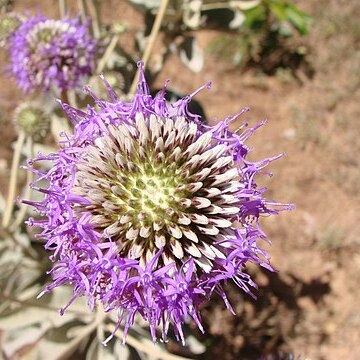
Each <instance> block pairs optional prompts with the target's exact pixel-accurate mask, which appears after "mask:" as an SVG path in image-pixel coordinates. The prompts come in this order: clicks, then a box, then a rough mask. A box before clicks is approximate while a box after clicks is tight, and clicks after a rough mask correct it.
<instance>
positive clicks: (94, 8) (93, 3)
mask: <svg viewBox="0 0 360 360" xmlns="http://www.w3.org/2000/svg"><path fill="white" fill-rule="evenodd" d="M100 5H101V2H100V1H98V0H88V1H87V6H88V10H89V13H90V16H91V22H92V28H93V33H94V36H95V38H96V39H99V38H100V30H101V21H100Z"/></svg>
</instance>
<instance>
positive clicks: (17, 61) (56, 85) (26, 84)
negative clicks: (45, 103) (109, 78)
mask: <svg viewBox="0 0 360 360" xmlns="http://www.w3.org/2000/svg"><path fill="white" fill-rule="evenodd" d="M9 50H10V58H11V66H10V69H11V72H12V74H13V76H14V77H15V78H16V80H17V83H18V86H19V87H20V88H21V89H22V90H23V91H24V92H33V91H35V90H37V89H39V90H42V91H45V92H46V91H49V90H50V89H53V90H57V91H59V90H65V89H71V88H76V87H78V86H79V85H81V84H82V83H83V82H84V81H85V79H86V76H88V75H90V74H91V73H92V71H93V70H94V68H95V55H96V41H95V40H94V39H93V38H92V36H90V34H89V32H88V25H87V24H85V25H83V24H81V23H80V19H79V18H75V19H62V20H52V19H48V18H46V17H44V16H38V17H34V18H30V19H28V20H27V21H26V22H24V23H23V24H22V25H21V26H20V27H19V28H18V29H17V31H16V32H15V33H14V35H13V36H12V37H11V39H10V40H9Z"/></svg>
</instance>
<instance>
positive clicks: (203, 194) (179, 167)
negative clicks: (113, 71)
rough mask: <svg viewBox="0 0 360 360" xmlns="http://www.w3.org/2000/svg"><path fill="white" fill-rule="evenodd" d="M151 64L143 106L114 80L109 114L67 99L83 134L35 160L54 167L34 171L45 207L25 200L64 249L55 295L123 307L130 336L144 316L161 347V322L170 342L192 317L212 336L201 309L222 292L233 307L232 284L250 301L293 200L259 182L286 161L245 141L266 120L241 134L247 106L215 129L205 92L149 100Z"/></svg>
mask: <svg viewBox="0 0 360 360" xmlns="http://www.w3.org/2000/svg"><path fill="white" fill-rule="evenodd" d="M140 66H141V64H140ZM140 69H141V74H140V82H139V85H138V88H137V93H136V94H135V97H134V100H133V101H132V102H124V101H119V100H118V99H117V97H116V94H115V93H114V92H113V90H112V89H111V87H110V86H109V84H108V83H106V85H107V87H108V89H109V94H110V97H111V102H105V101H102V100H99V99H98V98H97V97H96V96H95V95H94V94H92V93H91V92H90V90H89V92H90V94H91V95H92V96H93V97H94V99H95V101H96V104H97V107H98V108H99V109H100V110H98V111H96V110H95V108H91V107H89V108H88V110H87V112H83V111H80V110H77V109H75V108H72V107H70V106H69V105H67V104H62V106H63V108H64V110H65V112H66V113H67V114H68V116H69V118H70V119H71V120H72V121H73V123H74V125H75V131H74V134H73V135H72V136H71V137H69V138H67V139H68V140H67V141H66V142H64V143H63V144H62V148H61V149H60V150H59V152H58V153H57V154H52V155H48V156H43V155H41V156H39V157H38V158H37V159H35V160H34V161H41V160H50V161H52V163H53V167H52V169H51V170H50V171H49V172H47V173H46V172H41V171H39V170H35V169H32V171H34V172H35V173H37V174H38V175H39V179H41V180H44V179H47V180H48V182H49V186H48V187H47V188H46V189H43V188H37V187H35V188H36V189H37V190H39V191H40V192H43V193H44V194H45V197H44V200H43V201H42V202H29V201H24V202H25V203H28V204H31V205H33V206H34V207H35V208H36V209H38V210H39V211H40V213H41V214H43V215H44V216H46V218H45V219H43V220H40V221H38V220H33V219H30V220H29V223H30V224H33V225H37V226H40V227H42V228H43V232H42V235H41V236H43V237H44V238H45V240H46V241H47V243H46V248H47V249H49V250H51V251H53V252H54V253H53V255H52V260H54V261H55V262H56V264H55V266H54V268H53V269H52V271H51V272H52V273H53V276H54V282H53V283H52V284H51V285H49V286H48V287H47V288H46V289H45V292H47V291H50V290H51V289H53V288H55V287H56V286H60V285H63V284H69V283H70V284H72V285H73V287H74V296H73V299H75V298H76V297H78V296H87V297H88V299H89V305H90V307H91V308H93V307H94V306H95V303H96V302H100V303H102V304H103V306H104V309H105V310H106V311H112V310H119V311H120V317H119V322H118V326H120V325H121V321H124V322H125V329H124V333H125V334H126V333H127V331H128V329H129V327H130V326H131V325H132V324H133V322H134V316H135V315H136V314H140V315H142V316H143V318H144V319H145V320H147V321H148V322H149V325H150V330H151V333H152V336H153V339H154V341H155V340H156V338H157V336H158V335H157V333H156V327H157V326H158V325H162V329H163V331H162V338H165V337H166V334H167V331H168V329H169V325H170V324H172V325H173V326H174V330H175V334H176V336H178V337H179V338H180V339H181V340H182V341H184V338H183V333H182V324H183V323H184V321H185V320H186V319H187V318H188V317H189V316H191V317H192V318H193V319H194V321H195V322H196V324H197V325H198V327H199V328H200V329H201V330H202V327H201V321H200V314H199V306H200V305H201V304H202V303H203V302H205V301H206V300H208V299H209V298H210V296H211V295H212V293H213V292H216V293H218V294H220V296H221V297H222V298H223V299H224V302H225V304H226V306H227V307H228V308H229V309H230V310H231V306H230V304H229V302H228V301H227V298H226V295H225V293H224V290H223V287H222V285H223V282H224V281H225V280H227V279H232V280H233V281H234V282H235V283H236V284H237V285H238V286H239V287H240V288H242V289H243V290H244V291H246V292H247V293H249V294H251V290H250V287H251V286H255V284H254V283H253V282H252V280H251V278H250V277H249V275H248V274H246V273H245V271H244V270H245V266H246V264H247V263H248V262H254V263H257V264H260V265H261V266H264V267H266V268H268V269H271V267H270V265H269V263H268V257H267V254H266V252H265V251H264V250H262V249H261V248H259V247H258V244H257V240H259V239H264V238H265V235H264V233H263V232H262V231H261V229H260V226H259V223H258V219H259V216H260V215H261V214H267V215H270V214H276V213H277V212H278V211H279V210H283V209H290V208H291V205H283V204H279V203H275V202H273V201H267V200H266V199H264V198H263V194H264V189H261V188H260V189H259V188H258V187H257V185H256V183H255V178H256V175H257V174H258V173H261V172H263V168H264V167H265V166H266V165H267V164H268V163H270V162H271V161H272V160H275V159H277V158H279V157H280V156H281V155H279V156H275V157H272V158H269V159H265V160H262V161H259V162H255V163H254V162H251V161H249V160H247V159H246V156H247V154H248V151H249V149H248V148H247V146H246V145H245V144H244V142H245V141H246V140H247V139H248V137H249V136H250V135H251V134H252V133H253V132H254V131H255V130H256V129H257V128H258V127H259V126H261V125H262V124H263V123H261V124H259V125H258V126H255V127H254V128H250V129H247V130H244V131H242V132H241V133H233V132H231V131H230V130H229V124H230V123H231V122H232V121H233V120H235V119H236V118H237V117H238V115H240V114H241V113H243V112H244V111H246V109H244V110H243V111H242V112H240V113H239V114H237V115H235V116H233V117H229V118H227V119H225V120H224V121H221V122H219V123H218V124H217V125H215V126H209V125H206V124H204V123H202V122H201V121H200V120H199V117H198V116H197V115H194V114H191V113H190V112H189V111H188V108H187V104H188V103H189V101H190V100H191V98H192V97H193V96H194V95H195V94H196V93H197V92H195V93H193V94H192V95H190V96H188V97H186V98H184V99H181V100H179V101H177V102H176V103H175V104H172V105H168V104H167V103H166V100H165V97H164V94H165V89H163V90H162V91H160V92H159V93H158V94H157V95H156V96H155V97H152V96H151V95H150V93H149V91H148V87H147V84H146V82H145V79H144V74H143V70H142V68H140ZM204 87H205V86H204ZM30 170H31V168H30ZM73 299H72V300H70V303H71V302H72V301H73ZM70 303H69V304H70ZM115 331H116V329H115Z"/></svg>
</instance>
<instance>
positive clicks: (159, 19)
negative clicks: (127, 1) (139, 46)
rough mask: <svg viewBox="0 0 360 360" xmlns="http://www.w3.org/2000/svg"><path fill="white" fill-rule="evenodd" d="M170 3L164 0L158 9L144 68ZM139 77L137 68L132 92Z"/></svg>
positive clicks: (146, 51) (146, 50)
mask: <svg viewBox="0 0 360 360" xmlns="http://www.w3.org/2000/svg"><path fill="white" fill-rule="evenodd" d="M168 4H169V0H162V1H161V4H160V7H159V11H158V13H157V15H156V18H155V21H154V25H153V27H152V29H151V33H150V36H149V39H148V42H147V44H146V48H145V51H144V54H143V57H142V61H143V62H144V68H145V67H146V65H147V63H148V61H149V58H150V55H151V52H152V49H153V47H154V44H155V40H156V37H157V35H158V33H159V31H160V27H161V23H162V21H163V19H164V16H165V12H166V8H167V6H168ZM138 79H139V69H138V70H137V72H136V74H135V77H134V80H133V82H132V84H131V87H130V94H134V93H135V90H136V84H137V82H138Z"/></svg>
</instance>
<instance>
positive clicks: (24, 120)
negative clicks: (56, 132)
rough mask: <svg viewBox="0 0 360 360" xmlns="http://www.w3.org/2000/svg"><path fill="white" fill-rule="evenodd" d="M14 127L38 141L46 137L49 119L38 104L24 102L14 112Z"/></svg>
mask: <svg viewBox="0 0 360 360" xmlns="http://www.w3.org/2000/svg"><path fill="white" fill-rule="evenodd" d="M14 121H15V125H16V126H17V127H18V128H19V129H21V130H22V131H24V133H25V134H26V135H27V136H31V137H32V138H33V139H34V140H39V139H41V138H43V137H45V136H46V134H47V131H48V130H49V128H50V119H49V116H48V114H47V113H46V112H45V111H44V110H43V108H42V107H41V106H40V104H37V103H35V102H24V103H22V104H20V105H19V106H18V107H17V108H16V109H15V112H14Z"/></svg>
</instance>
